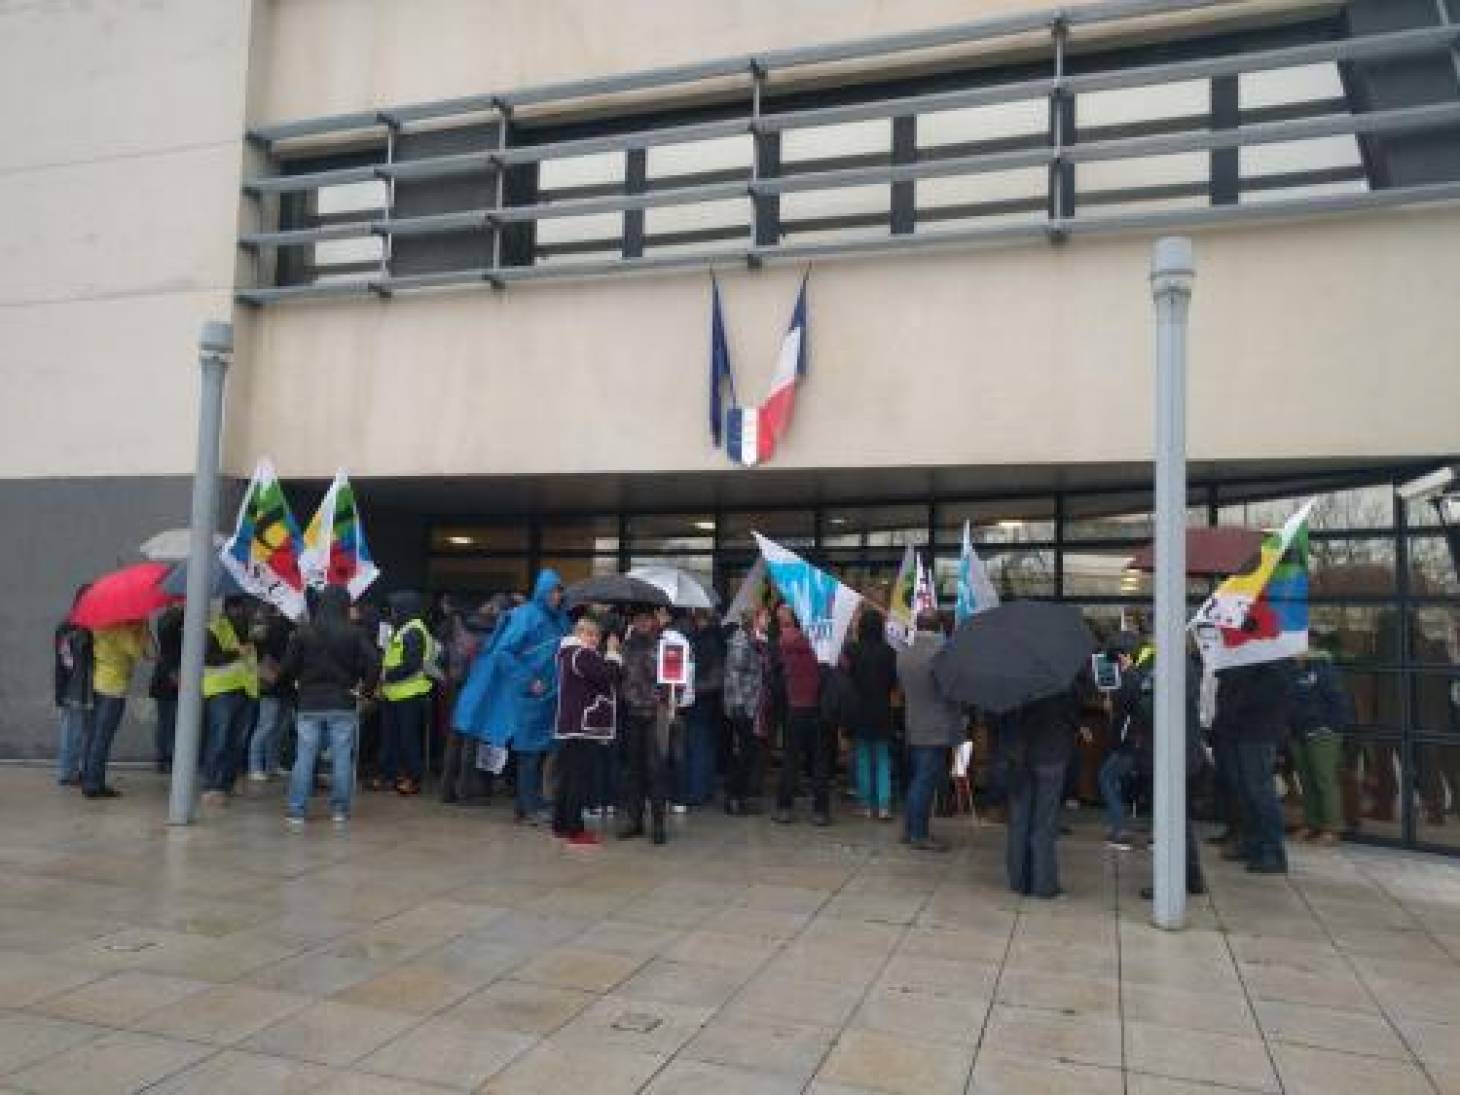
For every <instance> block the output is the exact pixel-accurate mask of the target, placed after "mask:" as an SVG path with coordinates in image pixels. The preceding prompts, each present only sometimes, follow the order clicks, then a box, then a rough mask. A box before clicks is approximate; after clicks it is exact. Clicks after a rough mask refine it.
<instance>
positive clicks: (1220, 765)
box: [1212, 734, 1246, 837]
mask: <svg viewBox="0 0 1460 1095" xmlns="http://www.w3.org/2000/svg"><path fill="white" fill-rule="evenodd" d="M1212 759H1213V760H1214V761H1215V762H1216V765H1217V799H1218V803H1219V805H1220V806H1221V810H1222V820H1223V821H1224V822H1226V825H1227V832H1228V833H1230V834H1231V835H1232V836H1233V837H1240V835H1241V833H1242V831H1243V830H1244V829H1245V828H1246V826H1245V825H1244V824H1243V820H1244V819H1243V816H1242V814H1243V807H1242V781H1241V779H1240V778H1239V777H1238V774H1237V742H1236V739H1234V738H1233V737H1232V736H1231V735H1230V734H1223V735H1221V736H1213V738H1212Z"/></svg>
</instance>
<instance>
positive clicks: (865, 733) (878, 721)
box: [847, 627, 897, 741]
mask: <svg viewBox="0 0 1460 1095" xmlns="http://www.w3.org/2000/svg"><path fill="white" fill-rule="evenodd" d="M878 630H879V632H880V630H881V629H880V627H879V629H878ZM847 672H848V673H849V674H850V675H851V678H852V685H853V687H854V688H855V689H856V691H857V707H856V713H855V714H854V715H853V717H852V722H851V725H849V726H848V727H847V729H848V730H850V731H852V733H853V734H855V735H856V736H857V737H859V738H865V739H868V740H873V741H877V740H885V739H887V738H889V737H891V736H892V693H893V691H894V690H895V689H896V688H897V654H896V653H895V652H894V651H893V649H892V647H891V646H889V645H888V643H887V640H886V639H885V638H883V637H882V635H881V634H880V633H879V634H876V635H871V636H864V637H861V638H859V640H858V641H857V643H856V644H855V645H853V646H852V647H850V648H849V649H848V650H847Z"/></svg>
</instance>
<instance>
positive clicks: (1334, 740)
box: [1293, 730, 1343, 833]
mask: <svg viewBox="0 0 1460 1095" xmlns="http://www.w3.org/2000/svg"><path fill="white" fill-rule="evenodd" d="M1342 751H1343V739H1342V738H1340V737H1339V736H1338V735H1337V734H1335V733H1334V732H1333V731H1332V730H1319V731H1316V732H1315V733H1313V734H1310V735H1309V736H1307V737H1305V738H1300V739H1295V740H1294V742H1293V753H1294V757H1295V759H1296V760H1297V762H1298V773H1299V775H1301V777H1302V779H1303V817H1304V820H1306V821H1307V822H1308V828H1310V829H1321V830H1324V831H1327V832H1335V833H1336V832H1338V829H1339V825H1340V821H1339V805H1338V760H1339V754H1340V753H1341V752H1342Z"/></svg>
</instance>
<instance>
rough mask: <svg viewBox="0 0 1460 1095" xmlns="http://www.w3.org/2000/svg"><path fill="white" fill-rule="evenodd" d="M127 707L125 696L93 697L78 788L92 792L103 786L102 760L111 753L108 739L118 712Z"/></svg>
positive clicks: (118, 722) (114, 729) (117, 721)
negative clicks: (94, 705)
mask: <svg viewBox="0 0 1460 1095" xmlns="http://www.w3.org/2000/svg"><path fill="white" fill-rule="evenodd" d="M126 709H127V698H126V697H125V696H103V695H100V694H98V695H97V697H96V710H95V711H94V713H93V714H92V722H91V739H90V740H89V741H88V742H87V743H86V759H85V761H84V762H83V764H82V769H81V789H82V790H83V791H85V792H86V793H87V794H89V795H94V794H96V793H97V792H98V791H100V790H101V789H102V788H103V787H105V786H106V762H107V760H108V759H109V758H110V757H111V754H112V739H113V738H115V737H116V736H117V727H118V726H120V725H121V723H122V712H123V711H125V710H126Z"/></svg>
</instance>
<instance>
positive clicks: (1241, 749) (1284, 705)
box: [1217, 660, 1293, 874]
mask: <svg viewBox="0 0 1460 1095" xmlns="http://www.w3.org/2000/svg"><path fill="white" fill-rule="evenodd" d="M1292 676H1293V667H1292V662H1291V661H1287V660H1284V661H1276V662H1263V663H1261V664H1258V665H1244V666H1234V667H1233V668H1231V669H1224V670H1222V671H1221V672H1219V673H1218V674H1217V717H1218V718H1219V719H1220V720H1221V721H1222V723H1223V725H1224V727H1226V728H1227V730H1228V732H1229V733H1231V734H1232V735H1233V737H1234V739H1235V741H1236V762H1237V773H1236V774H1237V784H1238V789H1239V791H1240V793H1241V797H1242V813H1243V818H1244V820H1245V821H1247V822H1248V823H1249V824H1248V826H1247V829H1246V830H1244V832H1243V838H1244V839H1243V841H1242V844H1241V845H1240V846H1239V847H1237V848H1233V849H1230V850H1228V851H1225V852H1223V853H1222V858H1223V859H1235V860H1246V861H1247V869H1248V870H1249V871H1251V872H1252V873H1253V874H1286V873H1287V871H1288V856H1287V851H1286V849H1285V848H1284V847H1283V806H1282V803H1281V802H1280V801H1279V799H1278V795H1277V788H1276V787H1275V786H1274V785H1273V768H1274V766H1275V765H1276V763H1277V750H1278V746H1279V745H1280V744H1281V743H1282V741H1283V739H1284V738H1285V737H1286V736H1287V733H1288V724H1289V723H1290V721H1291V714H1290V713H1291V709H1292Z"/></svg>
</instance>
